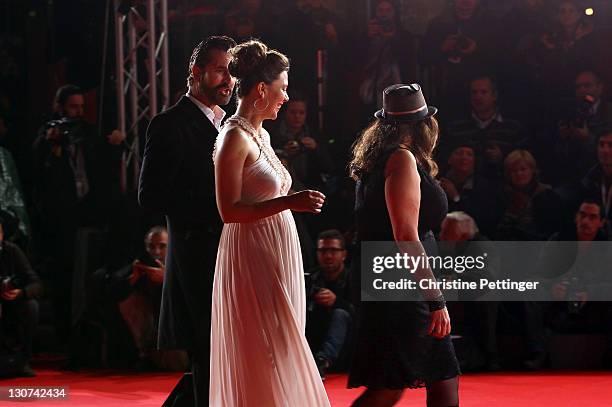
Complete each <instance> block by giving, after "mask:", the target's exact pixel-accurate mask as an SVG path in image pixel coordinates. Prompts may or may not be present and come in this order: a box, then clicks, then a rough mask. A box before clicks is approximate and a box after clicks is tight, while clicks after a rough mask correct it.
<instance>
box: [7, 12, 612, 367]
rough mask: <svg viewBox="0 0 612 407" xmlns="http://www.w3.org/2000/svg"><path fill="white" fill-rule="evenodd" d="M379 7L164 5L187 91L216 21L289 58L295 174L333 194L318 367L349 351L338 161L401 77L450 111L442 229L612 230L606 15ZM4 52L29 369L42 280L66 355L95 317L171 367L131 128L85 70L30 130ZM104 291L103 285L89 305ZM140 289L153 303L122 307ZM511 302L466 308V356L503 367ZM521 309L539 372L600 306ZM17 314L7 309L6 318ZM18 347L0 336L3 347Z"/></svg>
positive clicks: (12, 218) (445, 117) (318, 243)
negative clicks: (190, 71)
mask: <svg viewBox="0 0 612 407" xmlns="http://www.w3.org/2000/svg"><path fill="white" fill-rule="evenodd" d="M204 3H205V2H204ZM371 3H372V9H371V10H369V16H371V18H370V19H369V20H367V21H365V20H364V21H361V22H359V21H348V20H347V19H346V17H345V14H344V13H341V12H339V10H340V8H338V9H334V8H330V7H328V6H327V5H326V2H323V1H320V0H302V1H296V2H293V1H287V2H285V1H274V0H268V1H265V0H237V1H235V2H231V3H230V4H228V5H227V7H223V6H221V7H214V6H212V5H211V6H210V7H198V4H196V2H188V1H187V2H181V1H176V2H170V7H171V11H170V20H171V33H172V35H171V37H170V38H173V39H174V38H176V47H173V50H172V51H171V52H172V61H173V62H172V64H173V67H172V74H173V76H172V78H173V79H172V83H173V85H176V86H175V88H176V90H177V91H178V92H179V93H180V92H183V91H184V90H182V88H180V86H182V85H179V83H182V82H183V77H184V69H183V68H184V67H183V66H182V65H181V64H182V62H177V63H175V61H187V59H188V58H187V56H186V54H187V53H188V52H190V50H191V48H192V47H193V44H195V43H197V42H198V41H200V39H201V38H202V37H203V36H206V35H211V34H221V33H222V34H227V35H230V36H232V37H233V38H234V39H236V40H237V41H241V40H243V39H247V38H250V37H257V38H260V39H262V40H263V41H264V42H266V43H267V44H268V45H270V46H271V47H273V48H278V49H280V50H281V51H282V52H284V53H287V54H288V55H289V57H290V58H291V63H292V67H291V74H290V90H289V94H290V101H289V102H288V103H287V104H286V105H285V106H284V108H283V112H282V114H281V115H280V117H279V120H277V121H276V122H274V123H270V129H269V130H270V134H271V140H272V144H273V146H274V148H275V149H276V151H277V154H278V155H279V157H280V158H281V159H282V161H283V163H284V164H285V165H286V166H287V168H288V169H289V171H290V173H291V175H292V178H293V189H294V190H301V189H305V188H310V189H318V190H321V191H322V192H324V193H325V194H326V195H327V197H328V199H327V203H326V207H324V209H323V212H322V214H321V215H319V216H314V215H307V214H296V223H297V227H298V231H299V234H300V239H301V242H302V246H303V247H302V251H303V254H304V256H303V257H304V262H305V269H306V270H308V272H307V286H308V289H307V290H308V321H309V322H308V326H307V331H308V339H309V341H310V343H311V345H312V347H313V353H314V354H315V356H316V358H317V363H318V365H319V368H320V370H321V373H322V374H324V373H325V372H326V371H327V370H328V369H329V368H330V367H332V366H334V365H335V364H337V365H340V366H341V365H342V357H343V352H345V351H343V350H342V349H343V346H344V345H345V342H346V343H348V342H349V341H350V325H351V319H352V317H353V306H352V305H351V304H350V302H349V300H348V294H347V291H348V288H347V287H346V282H347V281H348V280H347V274H348V273H350V265H351V256H350V254H351V248H352V235H353V215H352V206H353V202H354V198H353V190H354V185H353V183H352V181H350V179H349V178H348V173H347V168H346V164H347V160H348V157H349V154H350V146H351V144H352V143H353V141H354V140H355V139H356V137H357V136H358V134H359V131H360V130H361V129H363V127H364V125H365V124H367V123H368V122H370V121H371V120H372V119H373V117H372V114H373V112H374V111H375V110H377V109H378V108H379V107H380V104H381V92H382V89H384V88H385V87H386V86H388V85H390V84H393V83H399V82H404V83H410V82H420V83H422V84H423V86H424V88H425V90H426V94H428V95H432V96H431V97H430V99H429V100H428V102H429V103H430V104H432V105H435V106H438V107H439V108H440V114H439V117H438V119H439V122H440V129H441V132H440V138H439V146H438V149H437V151H436V157H435V159H436V161H437V164H438V166H439V167H440V172H439V176H438V178H439V182H440V185H441V186H442V188H443V190H444V191H445V193H446V195H447V197H448V204H449V212H451V213H452V215H449V217H448V218H447V219H446V220H445V222H444V223H443V224H442V225H440V230H439V231H437V232H438V233H439V234H440V239H441V240H453V241H462V240H469V241H483V242H484V241H495V240H500V241H501V240H505V241H515V240H521V241H523V240H533V241H542V240H548V239H552V240H583V239H586V238H589V239H591V240H608V239H609V238H610V237H612V234H611V233H612V226H611V225H612V224H611V220H612V211H611V210H610V207H611V206H612V204H611V202H612V99H611V98H610V93H609V92H608V91H609V89H610V87H611V86H612V83H610V79H611V78H610V75H609V71H606V70H605V69H602V67H605V63H606V61H609V60H611V58H610V48H609V41H608V42H607V39H610V34H609V32H608V31H607V30H609V27H603V26H598V24H597V23H596V22H597V21H598V20H594V19H592V18H589V17H587V16H586V15H585V14H584V10H583V5H582V3H580V2H578V1H573V0H563V1H558V2H550V1H546V0H516V1H515V2H514V3H513V6H512V8H511V9H510V10H509V11H508V12H507V13H506V14H504V15H498V14H495V13H494V12H493V11H492V10H491V9H490V7H488V4H487V2H485V1H484V0H452V1H449V2H448V4H447V5H446V6H445V7H444V9H443V11H442V13H441V14H440V15H438V16H437V17H435V18H433V19H431V21H429V23H428V27H427V30H426V31H425V32H424V33H416V32H411V30H410V27H406V26H405V24H404V19H403V18H402V13H403V12H404V11H405V10H404V9H403V8H402V7H403V6H404V3H405V2H399V1H397V2H396V1H390V0H378V1H373V2H371ZM173 22H174V23H173ZM180 22H185V24H179V23H180ZM203 22H206V24H202V23H203ZM506 27H512V29H507V28H506ZM317 51H324V54H325V65H324V66H325V72H324V80H325V82H324V84H325V99H324V100H325V104H324V106H319V104H318V103H317V102H318V97H317V96H318V94H317V83H318V82H317V81H318V80H317ZM2 53H3V54H5V51H4V50H3V51H2ZM183 54H184V55H183ZM11 67H12V65H11V66H9V67H7V68H5V69H3V70H2V71H0V74H2V75H3V77H2V85H3V87H6V88H7V90H6V91H5V90H2V91H0V218H1V219H2V225H3V227H4V233H3V234H0V236H3V237H4V239H0V241H2V240H4V243H3V245H4V248H5V249H6V250H3V252H4V254H3V257H0V264H4V263H2V262H7V261H9V262H10V264H11V271H10V273H13V274H14V273H17V274H20V275H21V277H19V278H17V279H16V281H18V282H20V285H19V286H13V287H11V286H10V285H9V286H7V287H8V288H7V289H6V290H5V289H4V288H3V291H2V307H3V309H4V308H6V309H7V310H9V309H13V308H14V309H15V312H25V313H28V315H29V317H28V318H29V319H24V320H23V321H25V322H26V323H25V329H23V330H22V331H23V332H24V333H25V334H26V335H25V336H28V335H30V336H29V338H28V339H27V340H25V341H24V342H23V343H22V346H21V348H22V349H23V354H24V355H25V357H24V363H23V364H22V365H21V368H20V369H21V370H20V371H21V372H25V373H24V374H33V372H32V371H31V369H30V368H29V366H28V365H27V360H28V358H29V357H30V356H31V348H32V345H31V344H32V336H31V335H32V331H33V329H34V327H35V326H36V324H35V320H36V318H37V317H36V316H37V315H38V305H37V304H36V305H34V304H35V301H36V298H38V297H40V295H41V290H42V289H41V281H42V285H44V287H45V293H44V296H43V298H46V299H47V300H48V303H49V304H50V305H49V306H50V307H51V308H52V315H53V316H52V320H53V323H54V325H55V328H56V331H57V335H58V337H59V338H60V340H59V343H61V344H67V345H66V347H64V348H62V346H61V345H60V346H59V349H60V350H61V351H63V352H65V353H67V354H71V353H72V354H73V355H72V356H74V357H78V356H79V354H81V355H82V354H83V353H84V352H85V350H82V349H81V350H79V351H75V349H79V346H78V343H79V341H82V340H83V339H82V338H83V331H86V330H87V329H90V328H87V326H89V327H90V326H92V325H96V324H98V325H99V324H101V326H102V328H101V329H102V332H103V331H104V329H111V328H110V327H111V326H113V324H119V325H121V326H122V327H123V328H124V331H125V335H124V336H125V338H127V339H126V340H130V341H131V342H132V344H133V346H132V348H133V354H132V355H131V356H130V357H131V360H132V361H134V362H135V364H136V365H138V366H146V367H166V368H167V367H172V368H180V367H181V366H182V364H183V359H182V357H183V355H170V356H168V355H158V354H154V352H153V350H152V347H151V338H152V335H153V333H154V331H155V329H156V328H155V326H154V325H155V324H153V323H152V322H151V321H152V320H153V319H154V317H155V315H156V312H157V310H156V304H157V303H158V301H159V299H158V298H157V297H158V295H159V292H158V291H159V284H160V281H161V280H162V279H163V257H165V246H164V248H163V253H164V255H162V254H160V250H161V249H160V245H163V243H159V242H157V243H155V244H153V243H151V242H152V241H153V240H155V241H158V240H160V239H161V240H163V239H164V236H165V238H166V239H167V234H166V232H165V231H164V230H163V229H161V228H157V229H151V227H154V226H156V225H158V226H159V225H163V219H159V218H158V217H156V216H155V215H151V214H148V213H144V212H142V211H141V210H140V209H139V208H138V207H137V205H136V200H135V196H134V194H133V193H130V192H129V191H126V190H125V188H123V187H124V186H122V185H121V183H120V179H121V175H122V174H121V171H124V169H123V168H122V166H121V155H122V153H123V152H124V151H126V150H125V147H126V143H125V140H124V139H125V135H123V134H121V132H118V131H112V132H108V133H109V134H100V133H101V132H100V131H98V130H97V127H96V126H94V125H93V124H91V123H88V122H87V121H86V120H85V119H84V112H85V111H86V110H88V109H91V108H92V107H88V106H86V101H85V97H84V95H85V93H84V91H83V90H81V89H80V88H78V87H77V86H74V85H66V86H63V87H61V88H60V89H59V90H57V93H56V98H55V100H54V103H53V107H52V109H51V110H52V114H51V116H50V118H51V120H47V121H44V122H41V123H40V125H41V129H40V131H39V132H38V134H32V135H30V136H28V137H26V136H24V135H23V134H18V133H19V132H20V131H22V129H23V128H25V127H26V126H24V125H23V123H22V124H19V121H20V120H23V119H22V116H20V115H19V114H17V113H16V109H15V107H14V106H12V101H11V98H12V97H14V96H12V95H11V92H9V91H10V89H9V87H7V86H6V84H7V83H8V82H9V81H10V80H11V78H12V77H13V76H14V75H16V71H15V69H13V68H11ZM9 68H10V69H9ZM608 69H609V67H608ZM230 110H231V108H230ZM321 113H322V114H323V115H324V116H323V117H324V122H323V125H322V126H321V123H320V122H319V117H320V114H321ZM104 127H106V128H112V127H113V125H112V124H110V125H109V124H106V125H105V126H104ZM16 129H19V130H16ZM26 141H28V143H29V144H31V147H28V148H27V149H25V148H24V145H25V144H24V143H26ZM591 212H592V213H591ZM588 221H590V223H589V224H588V225H586V223H585V222H588ZM160 227H161V226H160ZM572 228H573V229H572ZM586 229H588V231H589V232H588V233H587V232H586V231H585V230H586ZM585 233H586V234H588V235H589V236H588V237H587V236H586V234H585ZM143 235H145V236H146V239H147V240H146V245H147V246H146V251H145V252H146V253H148V254H149V256H148V257H147V258H149V259H153V263H149V264H145V262H143V261H142V259H140V258H139V257H138V256H140V255H142V254H143V253H145V252H143V251H142V246H141V243H140V242H141V241H142V240H141V239H142V236H143ZM591 235H592V236H591ZM315 237H316V238H315ZM84 242H85V243H84ZM77 243H78V244H77ZM156 245H157V248H155V247H153V246H156ZM7 248H8V249H7ZM0 253H2V252H0ZM9 253H10V254H9ZM315 253H316V254H315ZM8 256H13V257H15V259H17V260H7V257H8ZM135 258H136V259H137V260H136V261H134V259H135ZM30 264H32V265H33V266H34V267H32V266H30ZM3 267H4V266H3ZM34 270H36V272H34ZM95 270H98V271H97V272H94V271H95ZM0 271H1V272H2V276H4V275H5V274H6V273H5V269H2V270H0ZM10 273H9V274H10ZM561 274H563V273H560V274H559V275H557V276H554V277H555V278H557V279H558V281H557V282H556V283H554V284H553V285H552V286H551V290H553V291H554V292H555V293H556V295H557V296H558V297H559V298H560V299H563V295H562V294H563V287H564V286H566V285H567V284H566V283H565V282H566V281H568V278H571V276H570V277H568V276H565V277H564V276H562V275H561ZM7 275H8V274H7ZM39 276H40V277H39ZM92 286H93V287H97V288H96V289H95V290H92V288H91V287H92ZM3 287H4V286H3ZM15 290H17V291H18V293H17V294H15ZM96 290H97V293H98V294H99V293H100V292H105V293H109V295H108V296H107V298H106V300H107V301H106V302H105V303H104V304H103V305H100V304H97V305H99V307H98V308H97V309H95V306H96V302H95V301H93V299H95V298H99V296H96V295H95V292H94V293H92V291H96ZM109 299H112V301H110V302H109ZM17 301H19V302H17ZM5 302H6V303H8V305H6V306H5ZM131 302H136V303H138V304H139V305H138V307H135V308H138V309H141V310H144V311H143V312H146V313H147V315H146V317H143V316H142V315H139V314H138V315H137V314H134V313H131V314H130V313H129V312H127V311H126V310H127V309H128V308H129V309H132V308H134V307H132V306H131V305H130V306H129V307H128V306H127V305H126V304H130V303H131ZM17 303H19V307H13V304H17ZM466 304H467V303H466ZM92 307H94V309H92ZM470 307H471V308H470ZM500 308H503V304H498V303H490V304H489V303H485V304H480V305H474V304H470V305H466V310H464V311H465V314H469V315H471V318H470V319H467V320H465V321H464V325H463V326H459V327H458V329H460V330H462V331H463V333H464V334H465V336H466V338H472V339H473V338H480V339H478V340H476V339H473V342H474V343H475V345H474V348H479V349H480V350H479V351H478V352H476V353H477V354H478V356H477V357H472V356H473V354H474V352H472V356H469V357H467V358H466V360H465V363H464V367H466V368H468V369H469V368H483V367H485V368H489V369H498V368H499V367H500V360H499V357H498V354H497V341H496V334H495V332H496V327H497V324H500V323H502V321H501V320H500V318H498V311H499V309H500ZM524 308H525V315H528V316H529V317H525V318H523V325H522V328H524V333H525V336H526V338H527V340H528V342H529V344H531V345H532V346H531V345H530V346H531V347H530V348H529V351H530V353H529V355H526V367H530V368H537V367H540V366H541V365H542V361H543V360H544V356H543V355H545V353H546V348H545V341H544V340H543V339H542V337H543V334H541V332H542V331H543V330H544V328H546V327H548V328H552V329H556V330H561V331H563V329H565V328H567V326H568V324H569V322H568V321H570V320H572V321H574V322H575V320H576V319H580V318H581V317H584V315H585V313H588V312H592V311H590V309H591V308H593V307H580V308H579V309H577V310H574V311H573V312H572V313H570V315H569V316H567V315H565V316H564V318H561V319H562V320H563V321H564V323H565V325H564V327H561V325H562V322H563V321H562V322H559V321H560V317H559V316H558V314H559V313H558V312H557V314H556V316H555V317H550V318H548V316H550V315H551V312H553V311H555V310H556V311H559V309H556V308H555V307H552V306H548V305H546V304H539V303H526V304H524ZM557 308H558V307H557ZM468 309H469V310H468ZM109 310H110V311H109ZM561 311H564V312H565V311H566V309H563V310H561ZM566 314H567V313H566ZM109 315H110V316H109ZM9 316H10V313H9V312H8V311H7V313H4V312H3V313H2V317H1V318H0V319H1V320H2V321H4V320H5V319H8V318H9ZM475 316H484V317H475ZM584 318H586V317H584ZM88 324H89V325H88ZM9 325H10V324H9ZM98 325H96V326H98ZM607 327H608V328H609V325H608V326H607ZM604 331H605V332H604V333H609V332H608V331H607V330H604ZM5 334H6V329H4V330H2V335H3V338H4V336H5ZM533 338H536V339H533ZM3 342H6V341H4V340H3ZM477 342H478V343H477ZM0 345H2V344H0ZM105 346H107V347H109V346H111V345H109V344H106V345H105ZM13 348H14V347H13ZM13 348H11V349H13ZM7 349H8V345H6V344H4V347H2V346H0V352H3V353H5V351H6V352H8V350H7ZM611 355H612V354H611ZM130 357H128V359H129V358H130ZM468 359H469V360H468ZM102 363H103V364H104V363H108V361H103V362H102Z"/></svg>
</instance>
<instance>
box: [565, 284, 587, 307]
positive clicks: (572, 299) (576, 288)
mask: <svg viewBox="0 0 612 407" xmlns="http://www.w3.org/2000/svg"><path fill="white" fill-rule="evenodd" d="M564 282H565V284H567V298H568V299H569V302H568V303H567V312H568V313H569V314H570V315H578V314H580V311H581V310H582V308H583V307H584V303H583V302H581V301H579V300H578V298H577V297H576V294H577V293H581V292H584V290H585V288H584V284H583V283H582V281H581V280H580V279H579V278H578V277H576V276H574V277H571V278H570V279H568V280H565V281H564Z"/></svg>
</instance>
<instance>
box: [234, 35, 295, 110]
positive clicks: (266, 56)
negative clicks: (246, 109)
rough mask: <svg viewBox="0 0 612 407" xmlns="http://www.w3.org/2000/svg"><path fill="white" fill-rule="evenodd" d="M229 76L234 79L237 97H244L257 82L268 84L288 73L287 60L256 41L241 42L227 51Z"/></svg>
mask: <svg viewBox="0 0 612 407" xmlns="http://www.w3.org/2000/svg"><path fill="white" fill-rule="evenodd" d="M229 53H230V55H231V56H232V60H231V61H230V63H229V72H230V75H232V76H233V77H235V78H236V92H237V93H238V97H240V98H242V97H244V96H246V95H247V94H248V93H249V92H250V91H251V89H253V86H255V85H256V84H258V83H259V82H264V83H266V84H270V83H272V82H274V81H275V80H276V79H278V76H279V75H280V74H281V73H282V72H285V71H289V59H288V58H287V57H286V56H285V55H283V54H281V53H280V52H278V51H276V50H273V49H268V47H267V46H266V45H265V44H264V43H262V42H260V41H257V40H251V41H247V42H243V43H242V44H239V45H237V46H235V47H234V48H231V49H230V50H229Z"/></svg>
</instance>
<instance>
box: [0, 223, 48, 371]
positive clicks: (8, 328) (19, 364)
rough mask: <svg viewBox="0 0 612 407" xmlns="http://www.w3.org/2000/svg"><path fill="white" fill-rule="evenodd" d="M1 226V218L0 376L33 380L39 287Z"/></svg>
mask: <svg viewBox="0 0 612 407" xmlns="http://www.w3.org/2000/svg"><path fill="white" fill-rule="evenodd" d="M3 224H4V220H3V219H2V218H0V281H1V283H2V284H1V287H0V352H1V353H2V357H0V375H7V374H8V375H16V376H26V377H33V376H36V373H35V372H34V371H33V370H32V368H30V365H29V363H28V362H29V360H30V358H31V357H32V340H33V337H34V332H35V330H36V326H37V324H38V301H37V299H38V298H39V297H40V295H41V293H42V285H41V283H40V279H39V277H38V275H37V274H36V272H35V271H34V270H33V269H32V266H31V265H30V262H29V261H28V259H27V257H26V256H25V254H23V252H22V251H21V249H19V247H18V246H17V245H15V244H13V243H11V242H7V241H5V240H4V229H3ZM10 355H12V356H13V357H8V356H10Z"/></svg>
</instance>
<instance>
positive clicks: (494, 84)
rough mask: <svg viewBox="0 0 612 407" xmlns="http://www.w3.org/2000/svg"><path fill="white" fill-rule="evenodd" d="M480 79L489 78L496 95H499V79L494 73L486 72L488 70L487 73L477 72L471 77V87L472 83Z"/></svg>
mask: <svg viewBox="0 0 612 407" xmlns="http://www.w3.org/2000/svg"><path fill="white" fill-rule="evenodd" d="M480 79H488V80H489V82H491V88H492V89H493V93H494V94H495V95H498V92H497V79H496V78H495V76H494V75H493V74H490V73H486V72H485V73H479V74H476V75H474V76H472V77H471V79H470V83H469V87H470V89H471V87H472V83H473V82H474V81H477V80H480Z"/></svg>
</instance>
